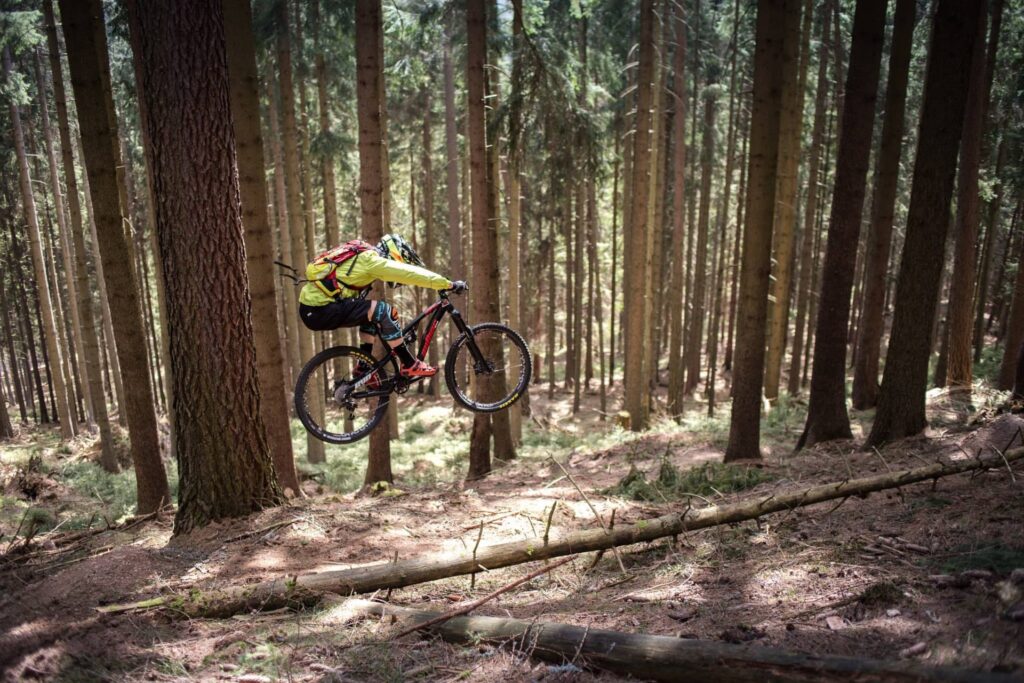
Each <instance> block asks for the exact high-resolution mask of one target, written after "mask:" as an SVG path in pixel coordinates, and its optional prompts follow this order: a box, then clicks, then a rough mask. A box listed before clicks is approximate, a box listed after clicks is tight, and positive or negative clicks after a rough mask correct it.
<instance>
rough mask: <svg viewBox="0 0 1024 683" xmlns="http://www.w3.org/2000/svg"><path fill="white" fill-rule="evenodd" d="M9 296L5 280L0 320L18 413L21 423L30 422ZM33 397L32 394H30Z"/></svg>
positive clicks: (0, 290) (0, 292)
mask: <svg viewBox="0 0 1024 683" xmlns="http://www.w3.org/2000/svg"><path fill="white" fill-rule="evenodd" d="M8 300H9V297H8V295H7V289H6V287H5V285H4V283H3V282H0V321H2V323H3V332H4V342H5V344H4V345H5V346H6V348H7V363H8V365H7V367H8V370H9V372H10V375H11V382H12V384H13V385H14V396H15V399H16V400H17V403H18V413H19V414H20V416H21V423H22V424H25V423H27V422H28V410H27V406H26V400H25V399H26V387H25V383H24V382H23V381H22V374H21V368H20V366H19V363H18V357H17V354H16V352H15V350H14V328H13V326H12V325H11V310H12V308H13V307H8ZM29 397H30V398H31V394H29Z"/></svg>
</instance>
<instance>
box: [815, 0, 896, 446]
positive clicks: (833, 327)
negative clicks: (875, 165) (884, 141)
mask: <svg viewBox="0 0 1024 683" xmlns="http://www.w3.org/2000/svg"><path fill="white" fill-rule="evenodd" d="M886 4H887V0H859V1H858V3H857V9H856V13H855V14H854V18H853V45H852V46H851V48H850V68H849V72H848V73H847V78H846V89H845V95H844V113H843V118H842V123H841V126H842V127H841V128H840V132H839V149H838V152H837V155H836V179H835V188H834V190H833V193H832V215H831V218H830V220H829V230H828V238H827V242H826V246H825V267H824V270H823V271H822V281H821V298H820V301H819V306H820V308H819V311H818V320H817V324H816V329H815V334H814V368H813V370H812V372H811V393H810V402H809V404H808V407H807V424H806V426H805V427H804V432H803V434H802V435H801V436H800V439H799V441H798V442H797V448H798V449H799V448H803V447H804V446H813V445H814V444H816V443H819V442H821V441H829V440H832V439H843V438H850V437H851V436H852V433H851V431H850V417H849V415H847V413H846V388H845V382H846V343H847V330H848V329H849V319H850V290H851V288H852V287H853V278H854V268H855V267H856V263H855V259H856V257H857V243H858V242H859V239H860V222H861V213H862V211H863V207H864V193H865V189H866V184H867V171H868V160H869V156H870V152H871V132H872V129H873V127H874V121H875V100H876V99H877V96H878V73H879V69H880V67H881V61H882V44H883V43H884V42H885V7H886Z"/></svg>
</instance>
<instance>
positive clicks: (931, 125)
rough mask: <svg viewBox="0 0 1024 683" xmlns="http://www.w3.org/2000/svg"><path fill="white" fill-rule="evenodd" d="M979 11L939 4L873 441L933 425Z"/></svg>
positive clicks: (942, 0) (960, 0)
mask: <svg viewBox="0 0 1024 683" xmlns="http://www.w3.org/2000/svg"><path fill="white" fill-rule="evenodd" d="M981 17H982V12H981V7H980V5H979V4H978V3H975V2H970V1H969V0H939V1H938V3H937V5H936V10H935V19H934V27H933V29H932V37H931V42H930V47H929V54H928V69H927V77H926V79H925V84H924V100H923V103H922V105H921V125H920V129H919V130H920V132H919V134H918V141H919V142H918V149H917V157H916V159H915V160H914V177H913V185H912V188H911V193H910V208H909V210H908V214H907V230H906V239H905V242H904V246H903V259H902V262H901V263H900V273H899V279H898V281H897V285H896V305H895V311H894V313H893V323H892V334H891V336H890V338H889V352H888V355H887V357H886V363H885V374H884V375H883V377H882V387H881V392H880V393H879V396H878V410H877V411H876V412H875V422H874V424H873V425H872V428H871V434H870V435H869V436H868V440H867V446H869V447H870V446H877V445H878V444H881V443H884V442H886V441H891V440H893V439H899V438H902V437H905V436H912V435H914V434H918V433H920V432H921V431H922V430H924V428H925V427H926V426H927V424H928V420H927V418H926V416H925V390H926V385H927V381H928V356H929V353H930V346H931V340H930V336H931V335H930V334H929V330H931V328H932V323H933V321H934V318H935V303H936V300H937V298H938V293H939V292H938V288H939V279H940V277H939V276H940V274H941V272H942V265H943V264H942V261H943V255H944V252H945V244H946V232H947V230H948V227H949V211H950V207H949V200H950V197H951V196H952V191H953V181H954V176H955V175H956V157H957V148H958V147H959V144H960V135H961V131H962V129H963V116H964V109H965V106H966V101H967V85H968V74H969V71H970V69H969V66H970V59H971V51H972V49H973V46H974V41H975V36H976V34H977V25H978V22H979V21H981V20H982V19H981Z"/></svg>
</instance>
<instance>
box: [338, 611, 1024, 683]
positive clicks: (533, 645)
mask: <svg viewBox="0 0 1024 683" xmlns="http://www.w3.org/2000/svg"><path fill="white" fill-rule="evenodd" d="M335 609H336V610H337V609H340V610H342V612H343V615H344V616H352V617H354V616H359V615H366V616H383V617H393V618H394V619H395V620H397V621H400V622H403V624H402V625H403V626H407V628H406V629H405V630H409V629H410V628H415V627H416V625H417V624H423V625H425V624H426V623H427V622H429V621H431V620H432V619H437V618H438V613H437V612H429V611H424V610H417V609H410V608H408V607H398V606H395V605H389V604H386V603H380V602H371V601H369V600H349V601H347V602H345V603H343V604H342V605H339V606H338V607H336V608H335ZM425 632H426V633H433V634H436V635H438V636H440V637H441V638H443V639H444V640H447V641H451V642H457V643H465V642H471V643H479V642H487V643H492V644H505V643H507V644H509V645H510V646H511V650H512V651H514V652H520V653H526V654H528V655H530V656H531V657H536V658H538V659H542V660H546V661H550V662H555V663H558V664H561V663H563V662H569V663H572V664H575V665H577V666H580V667H586V668H590V669H600V670H605V671H610V672H613V673H617V674H624V675H629V676H632V677H635V678H640V679H646V680H654V681H681V680H688V681H716V682H717V681H721V682H728V683H741V682H742V683H746V682H751V683H762V682H763V681H766V680H769V681H773V680H777V681H872V683H910V682H911V681H914V682H917V681H941V682H943V683H981V682H982V681H984V682H985V683H999V682H1001V681H1006V682H1009V681H1018V680H1019V679H1018V678H1017V677H1015V676H1012V675H1009V674H994V673H989V672H982V671H969V670H965V669H956V668H952V667H939V666H927V665H924V664H920V663H918V662H912V661H902V662H890V661H883V660H878V659H866V658H862V657H832V656H828V655H804V654H798V653H794V652H787V651H785V650H779V649H776V648H770V647H751V646H748V645H733V644H730V643H723V642H720V641H715V640H695V639H687V638H673V637H671V636H651V635H644V634H641V633H622V632H620V631H609V630H605V629H592V628H589V627H586V626H572V625H569V624H560V623H554V622H543V621H541V622H537V621H525V620H522V619H505V618H500V617H476V616H469V617H455V618H453V619H449V620H447V621H445V622H443V623H439V624H434V625H430V626H426V627H425Z"/></svg>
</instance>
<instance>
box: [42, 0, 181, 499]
mask: <svg viewBox="0 0 1024 683" xmlns="http://www.w3.org/2000/svg"><path fill="white" fill-rule="evenodd" d="M60 10H61V18H62V20H63V27H64V41H65V43H66V45H67V49H68V64H69V65H70V68H71V85H72V88H73V90H74V93H75V105H76V108H77V110H78V122H79V129H80V131H81V135H82V151H83V161H84V163H85V167H86V171H87V176H88V179H89V195H90V197H91V207H92V218H93V224H94V226H95V228H96V234H95V235H94V238H95V240H96V241H97V242H98V245H99V252H100V260H101V262H102V268H103V272H102V277H103V278H104V281H105V287H106V290H107V293H116V296H115V297H113V298H110V299H108V301H109V304H110V320H111V328H112V330H111V331H112V334H113V338H114V341H115V344H116V346H117V362H118V366H119V367H120V368H121V370H123V371H124V374H125V376H126V377H130V378H131V381H130V382H125V384H124V387H123V398H124V412H125V417H126V419H127V423H128V433H129V436H130V438H131V450H132V462H133V463H134V465H135V480H136V488H137V494H138V511H139V513H140V514H145V513H148V512H153V511H155V510H158V509H159V508H160V507H162V506H163V505H166V504H167V503H169V502H170V491H169V490H168V487H167V475H166V473H165V472H164V465H163V462H162V461H161V459H160V439H159V434H158V431H157V423H156V413H155V412H154V410H153V405H154V401H153V387H152V385H151V384H150V381H149V374H148V372H147V371H146V350H145V334H146V333H145V330H144V329H143V325H142V306H141V303H140V301H139V291H138V286H137V283H136V282H135V279H134V275H133V273H132V267H131V250H130V248H129V245H128V241H127V239H126V237H125V233H124V228H123V216H124V214H123V213H122V212H123V211H124V207H122V206H121V204H120V192H119V190H118V178H117V168H118V166H119V165H120V159H118V154H117V151H118V149H119V146H118V144H117V129H116V127H115V126H116V122H115V120H114V116H113V109H114V106H113V101H112V100H111V99H110V88H109V87H108V85H107V84H108V83H109V81H110V71H109V66H108V64H107V59H106V55H107V45H106V31H105V28H104V25H103V10H102V7H101V4H100V0H89V1H88V2H75V1H73V0H60ZM174 128H175V130H177V127H176V126H175V127H174Z"/></svg>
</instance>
